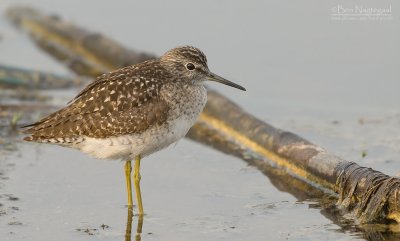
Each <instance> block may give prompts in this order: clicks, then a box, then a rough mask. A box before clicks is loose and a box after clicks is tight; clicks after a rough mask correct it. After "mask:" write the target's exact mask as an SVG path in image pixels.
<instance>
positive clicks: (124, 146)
mask: <svg viewBox="0 0 400 241" xmlns="http://www.w3.org/2000/svg"><path fill="white" fill-rule="evenodd" d="M195 121H196V120H195V119H187V118H184V117H181V118H178V119H176V120H175V121H174V122H173V124H172V125H170V126H168V127H166V128H154V127H153V128H151V129H149V130H147V131H146V132H145V133H142V134H134V135H123V136H118V137H110V138H102V139H99V138H85V141H84V142H82V143H80V144H79V147H78V149H80V150H81V151H82V152H84V153H86V154H88V155H90V156H92V157H95V158H101V159H127V158H134V157H135V156H137V155H141V156H147V155H150V154H152V153H154V152H156V151H159V150H161V149H163V148H165V147H167V146H169V145H171V144H172V143H174V142H176V141H178V140H179V139H181V138H182V137H184V136H185V135H186V133H187V132H188V131H189V129H190V127H191V126H192V125H193V124H194V122H195Z"/></svg>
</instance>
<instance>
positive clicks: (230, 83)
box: [207, 72, 246, 91]
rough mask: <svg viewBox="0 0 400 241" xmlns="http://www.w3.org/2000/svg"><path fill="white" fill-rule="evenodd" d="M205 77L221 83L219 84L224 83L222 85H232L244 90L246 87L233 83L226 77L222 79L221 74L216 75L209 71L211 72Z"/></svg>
mask: <svg viewBox="0 0 400 241" xmlns="http://www.w3.org/2000/svg"><path fill="white" fill-rule="evenodd" d="M207 79H208V80H211V81H215V82H218V83H221V84H224V85H229V86H232V87H234V88H236V89H239V90H243V91H246V89H245V88H244V87H242V86H240V85H238V84H235V83H233V82H231V81H229V80H227V79H224V78H222V77H221V76H218V75H216V74H214V73H211V72H210V73H209V74H208V76H207Z"/></svg>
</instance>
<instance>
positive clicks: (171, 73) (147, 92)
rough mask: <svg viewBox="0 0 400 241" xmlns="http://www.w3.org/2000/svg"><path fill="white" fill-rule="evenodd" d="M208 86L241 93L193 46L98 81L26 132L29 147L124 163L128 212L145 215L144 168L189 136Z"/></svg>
mask: <svg viewBox="0 0 400 241" xmlns="http://www.w3.org/2000/svg"><path fill="white" fill-rule="evenodd" d="M206 81H215V82H219V83H222V84H225V85H228V86H231V87H234V88H237V89H240V90H243V91H246V89H245V88H244V87H242V86H240V85H238V84H236V83H233V82H231V81H229V80H227V79H224V78H222V77H220V76H218V75H216V74H214V73H212V72H211V71H210V70H209V68H208V65H207V58H206V56H205V54H204V53H203V52H202V51H201V50H200V49H198V48H196V47H193V46H180V47H176V48H173V49H171V50H169V51H167V52H166V53H165V54H163V55H162V56H161V57H159V58H156V59H152V60H147V61H144V62H141V63H138V64H134V65H130V66H127V67H123V68H120V69H117V70H114V71H112V72H109V73H105V74H102V75H100V76H99V77H97V78H96V79H95V80H94V81H93V82H91V83H90V84H89V85H87V86H86V87H85V88H84V89H83V90H82V91H80V92H79V93H78V94H77V95H76V96H75V97H74V98H73V99H72V100H71V101H70V102H68V104H67V105H66V106H65V107H64V108H61V109H60V110H58V111H55V112H54V113H52V114H50V115H48V116H47V117H44V118H42V119H41V120H39V121H37V122H35V123H33V124H30V125H26V126H23V128H27V129H25V130H24V131H23V133H25V134H28V135H27V136H25V137H24V140H25V141H29V142H38V143H49V144H55V145H59V146H63V147H69V148H73V149H78V150H80V151H82V152H83V153H85V154H88V155H89V156H91V157H94V158H98V159H111V160H123V161H125V165H124V170H125V178H126V188H127V193H128V207H129V208H132V207H133V201H132V184H131V173H132V164H131V162H132V161H133V160H134V161H135V163H134V167H133V169H134V170H133V171H134V175H133V180H134V185H135V192H136V199H137V208H138V215H143V213H144V212H143V203H142V196H141V191H140V180H141V176H140V162H141V159H142V158H143V157H145V156H148V155H150V154H152V153H154V152H157V151H159V150H161V149H164V148H166V147H167V146H169V145H171V144H172V143H175V142H177V141H178V140H180V139H181V138H182V137H184V136H185V135H186V133H187V132H188V131H189V129H190V128H191V127H192V126H193V124H194V123H195V122H196V120H197V119H198V117H199V115H200V113H201V111H202V110H203V108H204V106H205V104H206V102H207V89H206V87H205V86H204V83H205V82H206Z"/></svg>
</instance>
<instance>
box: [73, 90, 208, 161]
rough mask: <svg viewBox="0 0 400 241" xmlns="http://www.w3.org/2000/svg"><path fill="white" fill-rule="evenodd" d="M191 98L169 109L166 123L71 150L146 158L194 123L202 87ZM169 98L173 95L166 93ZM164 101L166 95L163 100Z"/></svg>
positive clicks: (99, 155) (201, 100) (204, 97)
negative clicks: (141, 131) (137, 132)
mask: <svg viewBox="0 0 400 241" xmlns="http://www.w3.org/2000/svg"><path fill="white" fill-rule="evenodd" d="M196 92H197V95H195V97H196V98H195V99H193V96H192V98H191V99H187V100H183V101H182V100H180V102H179V105H178V107H177V108H175V109H172V110H171V113H170V115H169V118H168V119H167V121H166V123H164V124H163V125H162V126H157V125H155V126H153V127H151V128H149V129H148V130H146V131H145V132H143V133H140V134H129V135H122V136H116V137H110V138H90V137H85V140H84V141H83V142H81V143H79V144H77V145H76V146H73V147H74V148H77V149H80V150H81V151H82V152H84V153H86V154H88V155H90V156H92V157H95V158H101V159H114V160H115V159H128V158H129V159H133V158H134V157H135V156H137V155H141V156H147V155H150V154H152V153H154V152H156V151H159V150H161V149H163V148H165V147H167V146H169V145H171V144H172V143H174V142H176V141H178V140H179V139H181V138H182V137H184V136H185V135H186V133H187V132H188V131H189V129H190V127H192V125H193V124H194V123H195V122H196V120H197V118H198V116H199V114H200V112H201V111H202V110H203V108H204V105H205V103H206V101H207V93H206V90H205V89H204V87H203V86H201V88H199V89H196ZM168 95H170V96H171V98H172V97H173V96H174V95H173V94H171V93H168ZM166 98H168V96H167V97H166Z"/></svg>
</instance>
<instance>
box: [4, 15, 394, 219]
mask: <svg viewBox="0 0 400 241" xmlns="http://www.w3.org/2000/svg"><path fill="white" fill-rule="evenodd" d="M8 16H9V17H10V18H11V19H12V21H13V22H14V23H16V24H17V25H18V26H20V27H21V28H23V29H24V30H26V31H28V32H29V33H30V34H31V35H33V36H35V38H34V39H40V40H41V41H47V40H49V41H51V44H52V46H58V47H57V48H58V49H62V48H65V49H66V50H67V51H65V52H71V53H75V54H76V55H79V56H80V58H82V59H83V60H84V62H85V63H86V64H87V65H88V66H90V68H93V70H95V71H92V73H95V72H102V71H104V70H111V69H115V68H118V67H122V66H125V65H129V64H135V63H138V62H141V61H143V60H146V59H149V58H153V57H154V56H153V55H151V54H144V53H139V52H136V51H132V50H129V49H127V48H124V47H122V46H121V45H119V44H117V43H116V42H114V41H112V40H111V39H109V38H107V37H105V36H103V35H101V34H98V33H91V32H90V31H87V30H84V29H82V28H79V27H76V26H74V25H72V24H71V23H66V22H64V21H62V20H61V19H60V18H54V17H51V16H48V15H44V14H42V13H40V12H38V11H36V10H33V9H30V8H18V7H16V8H12V9H10V10H9V12H8ZM57 48H56V49H57ZM49 53H50V54H53V53H52V52H49ZM53 56H55V57H56V58H57V55H56V54H54V55H53ZM78 72H79V71H78ZM90 75H92V74H90ZM93 75H94V74H93ZM188 137H189V138H191V139H193V140H196V141H199V142H202V143H205V144H207V145H210V146H213V147H214V148H217V149H219V150H221V151H224V152H226V153H229V154H233V155H236V156H239V157H241V158H242V159H243V160H245V161H247V162H249V163H250V164H253V165H256V166H257V167H258V168H259V169H260V170H270V169H271V168H275V169H279V170H281V171H284V172H285V173H287V175H286V178H287V176H291V177H293V178H294V179H296V180H300V181H301V182H303V183H306V184H307V185H306V186H307V187H308V188H309V187H313V188H315V189H316V190H319V191H321V192H323V193H327V194H329V195H331V196H333V197H337V206H338V207H342V208H343V210H347V211H348V212H349V213H352V214H353V216H354V217H355V218H357V219H358V220H359V221H360V222H361V223H370V222H384V221H386V220H389V219H390V220H394V221H396V222H400V216H399V210H400V200H399V197H400V195H399V192H400V179H398V178H395V177H390V176H388V175H385V174H383V173H381V172H378V171H375V170H372V169H370V168H365V167H361V166H359V165H357V164H356V163H354V162H349V161H346V160H343V159H341V158H339V157H337V156H335V155H333V154H330V153H329V152H327V151H326V150H324V149H322V148H321V147H319V146H317V145H314V144H312V143H311V142H309V141H307V140H305V139H303V138H301V137H299V136H297V135H296V134H293V133H291V132H287V131H283V130H279V129H276V128H274V127H273V126H271V125H269V124H267V123H265V122H263V121H261V120H259V119H257V118H255V117H253V116H252V115H251V114H249V113H247V112H246V111H244V110H242V109H241V108H240V107H238V106H237V105H236V104H234V103H233V102H231V101H230V100H229V99H227V98H226V97H224V96H223V95H221V94H219V93H217V92H215V91H209V100H208V103H207V105H206V108H205V110H204V112H203V113H202V115H201V117H200V119H199V121H198V122H197V124H196V125H195V126H193V128H192V129H191V131H190V132H189V134H188ZM264 173H265V172H264ZM296 183H298V182H296Z"/></svg>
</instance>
